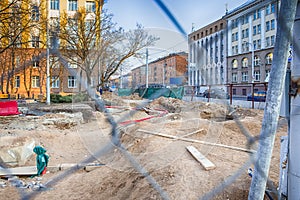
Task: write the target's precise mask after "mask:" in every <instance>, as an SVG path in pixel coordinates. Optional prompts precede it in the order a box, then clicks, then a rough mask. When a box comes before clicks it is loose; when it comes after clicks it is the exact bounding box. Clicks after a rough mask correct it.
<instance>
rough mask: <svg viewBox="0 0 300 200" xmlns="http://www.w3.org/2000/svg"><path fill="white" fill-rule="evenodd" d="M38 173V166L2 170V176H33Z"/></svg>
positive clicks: (0, 173) (0, 170)
mask: <svg viewBox="0 0 300 200" xmlns="http://www.w3.org/2000/svg"><path fill="white" fill-rule="evenodd" d="M36 173H37V168H36V166H29V167H15V168H0V176H8V175H24V176H25V175H33V174H36Z"/></svg>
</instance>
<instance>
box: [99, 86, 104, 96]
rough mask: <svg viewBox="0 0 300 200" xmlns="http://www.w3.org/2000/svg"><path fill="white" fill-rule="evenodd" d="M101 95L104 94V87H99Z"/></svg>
mask: <svg viewBox="0 0 300 200" xmlns="http://www.w3.org/2000/svg"><path fill="white" fill-rule="evenodd" d="M99 93H100V95H102V94H103V89H102V87H101V86H100V87H99Z"/></svg>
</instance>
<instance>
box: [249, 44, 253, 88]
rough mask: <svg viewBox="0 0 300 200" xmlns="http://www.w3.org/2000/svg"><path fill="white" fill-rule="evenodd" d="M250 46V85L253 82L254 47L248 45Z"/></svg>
mask: <svg viewBox="0 0 300 200" xmlns="http://www.w3.org/2000/svg"><path fill="white" fill-rule="evenodd" d="M249 44H251V49H252V50H251V77H252V78H251V80H252V83H253V82H254V46H253V44H252V43H249Z"/></svg>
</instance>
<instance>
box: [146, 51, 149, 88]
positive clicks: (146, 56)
mask: <svg viewBox="0 0 300 200" xmlns="http://www.w3.org/2000/svg"><path fill="white" fill-rule="evenodd" d="M148 68H149V66H148V48H146V88H148V76H149V74H148V73H149V72H148Z"/></svg>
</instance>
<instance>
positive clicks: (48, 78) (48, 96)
mask: <svg viewBox="0 0 300 200" xmlns="http://www.w3.org/2000/svg"><path fill="white" fill-rule="evenodd" d="M46 4H47V5H46V6H47V7H46V8H47V22H46V23H47V24H46V26H47V27H46V29H47V31H46V32H47V33H46V34H47V36H46V37H47V38H46V43H47V44H46V48H47V50H46V54H47V55H46V57H47V63H46V65H47V66H46V103H47V105H50V63H49V55H50V52H49V1H46Z"/></svg>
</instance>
